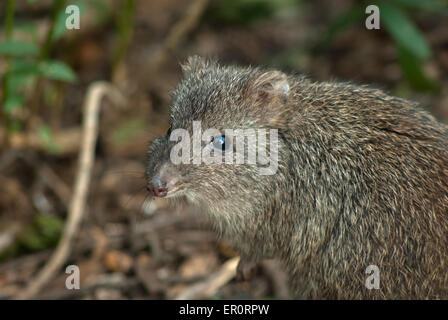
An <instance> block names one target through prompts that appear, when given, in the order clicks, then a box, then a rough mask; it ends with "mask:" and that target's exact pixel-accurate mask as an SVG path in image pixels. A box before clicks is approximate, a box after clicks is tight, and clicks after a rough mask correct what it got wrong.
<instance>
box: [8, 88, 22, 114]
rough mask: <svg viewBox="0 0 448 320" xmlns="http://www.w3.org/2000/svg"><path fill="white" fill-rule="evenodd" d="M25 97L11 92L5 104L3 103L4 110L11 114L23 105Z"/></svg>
mask: <svg viewBox="0 0 448 320" xmlns="http://www.w3.org/2000/svg"><path fill="white" fill-rule="evenodd" d="M24 101H25V98H24V97H23V95H21V94H18V93H15V92H10V93H9V94H8V96H7V98H6V101H5V104H4V105H3V110H5V112H6V113H8V114H10V113H11V112H12V111H13V110H15V109H17V108H20V107H21V106H22V105H23V102H24Z"/></svg>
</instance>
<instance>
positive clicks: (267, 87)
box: [249, 71, 289, 103]
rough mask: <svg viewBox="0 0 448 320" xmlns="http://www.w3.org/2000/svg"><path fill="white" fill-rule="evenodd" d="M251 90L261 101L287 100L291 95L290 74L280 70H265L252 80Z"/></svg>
mask: <svg viewBox="0 0 448 320" xmlns="http://www.w3.org/2000/svg"><path fill="white" fill-rule="evenodd" d="M249 92H250V93H249V94H250V95H251V96H252V97H253V98H254V99H255V100H257V101H258V102H261V103H270V102H273V101H274V100H280V101H281V102H286V100H287V99H288V96H289V83H288V76H287V75H286V74H284V73H283V72H280V71H268V72H265V73H263V74H261V75H259V76H257V77H256V78H255V79H254V80H252V82H251V83H250V90H249Z"/></svg>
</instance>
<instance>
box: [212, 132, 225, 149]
mask: <svg viewBox="0 0 448 320" xmlns="http://www.w3.org/2000/svg"><path fill="white" fill-rule="evenodd" d="M210 144H211V147H212V149H215V150H219V151H225V150H226V149H227V146H226V136H225V135H222V136H220V137H217V138H212V141H211V142H210Z"/></svg>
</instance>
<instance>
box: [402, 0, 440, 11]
mask: <svg viewBox="0 0 448 320" xmlns="http://www.w3.org/2000/svg"><path fill="white" fill-rule="evenodd" d="M394 1H395V2H396V3H398V4H400V5H402V6H403V7H408V8H415V9H423V10H427V11H437V12H440V11H442V12H443V11H445V12H446V11H447V10H448V4H447V2H446V0H394Z"/></svg>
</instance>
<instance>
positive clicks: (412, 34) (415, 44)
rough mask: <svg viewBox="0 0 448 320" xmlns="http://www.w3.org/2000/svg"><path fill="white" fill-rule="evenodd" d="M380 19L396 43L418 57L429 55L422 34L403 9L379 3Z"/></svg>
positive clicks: (427, 56)
mask: <svg viewBox="0 0 448 320" xmlns="http://www.w3.org/2000/svg"><path fill="white" fill-rule="evenodd" d="M379 8H380V14H381V21H384V24H385V27H386V29H387V31H388V32H389V34H390V35H391V36H392V38H394V40H395V41H396V42H397V44H398V45H399V46H401V47H403V48H405V49H407V50H408V51H410V52H411V53H412V54H413V55H415V56H416V57H418V58H420V59H427V58H429V57H431V49H430V48H429V46H428V44H427V42H426V40H425V37H424V35H423V34H422V33H421V32H420V31H419V30H418V29H417V28H416V27H415V25H414V24H413V22H412V21H411V20H410V19H409V18H408V17H407V16H406V14H405V13H404V12H403V10H402V9H401V8H399V7H397V6H395V5H394V4H392V3H386V2H381V3H380V4H379Z"/></svg>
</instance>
